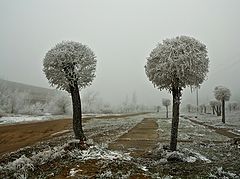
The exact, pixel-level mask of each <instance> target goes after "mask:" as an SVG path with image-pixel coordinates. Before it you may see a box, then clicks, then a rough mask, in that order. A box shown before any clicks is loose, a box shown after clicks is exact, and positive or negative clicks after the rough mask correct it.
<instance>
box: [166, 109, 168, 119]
mask: <svg viewBox="0 0 240 179" xmlns="http://www.w3.org/2000/svg"><path fill="white" fill-rule="evenodd" d="M166 118H167V119H168V106H166Z"/></svg>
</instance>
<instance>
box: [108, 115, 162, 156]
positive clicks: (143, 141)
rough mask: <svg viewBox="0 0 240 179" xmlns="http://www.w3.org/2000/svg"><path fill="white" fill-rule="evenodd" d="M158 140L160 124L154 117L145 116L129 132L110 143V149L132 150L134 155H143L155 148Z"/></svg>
mask: <svg viewBox="0 0 240 179" xmlns="http://www.w3.org/2000/svg"><path fill="white" fill-rule="evenodd" d="M157 140H158V124H157V122H156V119H154V118H144V119H143V120H142V121H141V122H140V123H138V124H137V125H136V126H135V127H133V128H132V129H130V130H129V131H128V132H127V133H125V134H123V135H122V136H120V137H119V138H118V139H117V140H116V141H114V142H112V143H111V144H109V149H112V150H120V151H127V152H130V155H132V156H141V155H142V154H144V153H145V152H147V151H149V150H151V149H153V148H154V147H155V146H156V144H157Z"/></svg>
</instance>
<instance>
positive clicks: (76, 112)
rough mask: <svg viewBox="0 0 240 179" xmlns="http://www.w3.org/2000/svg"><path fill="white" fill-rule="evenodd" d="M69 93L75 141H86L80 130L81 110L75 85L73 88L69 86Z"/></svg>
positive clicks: (77, 89)
mask: <svg viewBox="0 0 240 179" xmlns="http://www.w3.org/2000/svg"><path fill="white" fill-rule="evenodd" d="M70 93H71V96H72V105H73V131H74V135H75V138H76V139H79V140H80V141H81V142H83V141H86V137H85V135H84V133H83V129H82V109H81V99H80V94H79V88H78V85H77V83H76V82H75V83H74V86H71V85H70Z"/></svg>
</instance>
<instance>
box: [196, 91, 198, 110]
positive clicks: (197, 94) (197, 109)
mask: <svg viewBox="0 0 240 179" xmlns="http://www.w3.org/2000/svg"><path fill="white" fill-rule="evenodd" d="M196 98H197V99H196V100H197V113H198V87H197V88H196Z"/></svg>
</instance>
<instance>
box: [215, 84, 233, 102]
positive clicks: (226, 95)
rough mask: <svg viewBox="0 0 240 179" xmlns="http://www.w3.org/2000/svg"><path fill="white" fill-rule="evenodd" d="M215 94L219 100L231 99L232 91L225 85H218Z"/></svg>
mask: <svg viewBox="0 0 240 179" xmlns="http://www.w3.org/2000/svg"><path fill="white" fill-rule="evenodd" d="M214 96H215V98H216V99H217V100H219V101H222V100H224V101H229V99H230V96H231V92H230V90H229V89H228V88H226V87H224V86H217V87H215V89H214Z"/></svg>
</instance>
